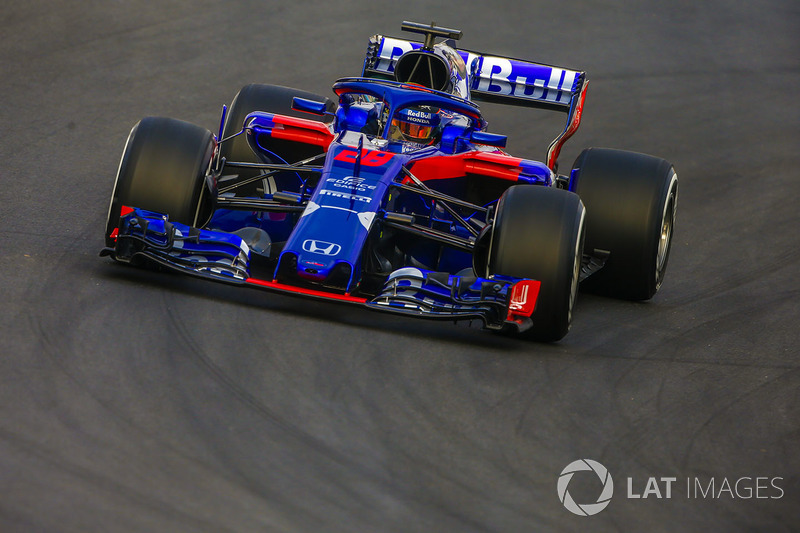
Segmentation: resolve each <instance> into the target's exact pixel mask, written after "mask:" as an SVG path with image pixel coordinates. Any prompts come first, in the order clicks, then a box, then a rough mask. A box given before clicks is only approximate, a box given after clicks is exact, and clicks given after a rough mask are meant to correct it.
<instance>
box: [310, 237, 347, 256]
mask: <svg viewBox="0 0 800 533" xmlns="http://www.w3.org/2000/svg"><path fill="white" fill-rule="evenodd" d="M303 250H305V251H306V252H311V253H312V254H322V255H336V254H338V253H339V252H341V251H342V247H341V246H339V245H338V244H335V243H332V242H325V241H318V240H315V239H306V240H305V241H303Z"/></svg>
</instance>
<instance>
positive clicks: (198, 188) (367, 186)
mask: <svg viewBox="0 0 800 533" xmlns="http://www.w3.org/2000/svg"><path fill="white" fill-rule="evenodd" d="M402 29H403V30H405V31H409V32H414V33H417V34H421V35H422V36H423V39H422V42H415V41H408V40H403V39H396V38H390V37H384V36H381V35H375V36H373V37H372V38H371V39H370V40H369V45H368V47H367V53H366V58H365V61H364V66H363V70H362V73H361V76H360V77H354V78H343V79H340V80H338V81H336V82H335V83H334V85H333V92H334V93H335V94H336V96H337V98H338V101H337V102H334V101H331V100H329V99H328V98H325V97H323V96H318V95H314V94H310V93H308V92H305V91H301V90H296V89H290V88H286V87H281V86H274V85H258V84H254V85H247V86H246V87H244V88H243V89H242V90H241V91H239V93H238V94H237V95H236V97H235V98H234V100H233V103H232V104H231V107H230V109H228V108H226V107H224V106H223V111H222V118H221V121H220V128H219V132H218V134H217V135H214V134H212V133H211V132H210V131H208V130H206V129H205V128H202V127H200V126H195V125H193V124H190V123H187V122H183V121H180V120H175V119H171V118H157V117H149V118H144V119H142V120H141V121H140V122H139V123H137V124H136V125H135V126H134V127H133V129H132V130H131V133H130V136H129V137H128V140H127V143H126V145H125V149H124V152H123V154H122V160H121V162H120V165H119V170H118V172H117V177H116V182H115V185H114V191H113V195H112V198H111V205H110V208H109V211H108V220H107V226H106V233H105V240H106V248H104V249H103V251H102V252H101V255H109V256H111V257H112V258H114V259H116V260H117V261H120V262H124V263H134V264H146V263H147V264H157V265H161V266H163V267H167V268H169V269H172V270H177V271H180V272H184V273H187V274H192V275H195V276H200V277H204V278H208V279H212V280H217V281H223V282H228V283H232V284H238V285H242V286H249V287H256V288H262V289H267V290H273V291H282V292H287V293H294V294H298V295H303V296H306V297H314V298H322V299H326V300H335V301H340V302H348V303H355V304H360V305H362V306H365V307H367V308H371V309H377V310H382V311H390V312H395V313H400V314H405V315H411V316H417V317H426V318H437V319H445V320H476V319H477V320H479V321H481V322H482V324H483V326H484V327H485V328H487V329H490V330H496V331H503V332H508V333H511V334H517V335H521V336H524V337H527V338H532V339H536V340H541V341H556V340H559V339H561V338H562V337H563V336H564V335H565V334H566V333H567V331H568V330H569V327H570V322H571V319H572V308H573V304H574V302H575V299H576V295H577V293H578V285H579V283H580V284H581V286H582V287H583V288H584V289H585V290H590V291H593V292H596V293H601V294H606V295H609V296H613V297H618V298H625V299H632V300H646V299H649V298H651V297H652V296H653V295H654V294H655V293H656V291H657V290H658V289H659V286H660V285H661V282H662V280H663V278H664V272H665V269H666V266H667V259H668V256H669V251H670V241H671V237H672V228H673V223H674V221H675V210H676V205H677V188H678V181H677V176H676V174H675V171H674V169H673V167H672V165H671V164H670V163H668V162H667V161H665V160H663V159H659V158H655V157H651V156H648V155H643V154H638V153H633V152H625V151H619V150H611V149H601V148H589V149H587V150H584V151H583V152H582V153H581V154H580V155H579V156H578V158H577V160H576V162H575V165H574V166H573V168H572V170H571V172H569V173H568V174H567V175H561V174H559V173H558V167H557V161H558V156H559V152H560V150H561V147H562V145H563V144H564V142H565V141H566V140H567V139H568V138H569V137H570V136H571V135H572V134H573V133H574V132H575V131H576V130H577V128H578V126H579V124H580V121H581V114H582V109H583V103H584V97H585V94H586V87H587V84H588V81H587V79H586V75H585V73H584V72H580V71H575V70H569V69H565V68H558V67H553V66H548V65H544V64H539V63H533V62H529V61H522V60H517V59H508V58H504V57H496V56H491V55H486V54H481V53H476V52H470V51H465V50H457V49H456V48H455V45H456V43H455V40H456V39H459V38H460V37H461V32H460V31H458V30H453V29H448V28H442V27H438V26H435V24H431V25H424V24H419V23H413V22H404V23H403V25H402ZM437 41H439V42H437ZM478 100H481V101H493V102H500V103H506V104H515V105H519V106H527V107H534V108H542V109H546V110H554V111H561V112H563V113H565V114H566V117H567V120H566V127H565V128H564V130H563V131H562V132H561V134H560V135H558V136H557V137H556V138H555V140H554V141H553V142H552V143H551V144H550V146H549V149H548V151H547V157H546V160H545V162H538V161H533V160H528V159H521V158H518V157H512V156H510V155H509V154H507V153H506V152H505V151H504V147H505V145H506V139H507V138H506V137H505V136H503V135H498V134H494V133H488V132H487V131H486V127H487V122H486V120H485V119H484V117H483V116H482V114H481V111H480V108H479V107H478V105H477V104H475V103H474V102H475V101H478Z"/></svg>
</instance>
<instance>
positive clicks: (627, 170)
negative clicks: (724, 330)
mask: <svg viewBox="0 0 800 533" xmlns="http://www.w3.org/2000/svg"><path fill="white" fill-rule="evenodd" d="M572 179H573V182H572V183H571V189H572V190H574V191H575V192H577V193H578V195H579V196H580V197H581V200H582V201H583V203H584V205H585V206H586V252H587V253H592V252H593V251H594V250H604V251H607V252H610V255H609V256H608V260H607V261H606V264H605V266H603V268H601V269H600V270H599V271H598V272H596V273H594V274H592V275H591V276H589V277H588V278H587V279H586V280H584V282H583V283H582V284H581V289H582V290H586V291H588V292H594V293H597V294H602V295H606V296H612V297H615V298H622V299H627V300H648V299H650V298H652V297H653V295H655V293H656V292H657V291H658V289H659V288H660V287H661V283H662V281H663V280H664V273H665V272H666V269H667V261H668V259H669V252H670V248H671V244H672V235H673V228H674V224H675V212H676V208H677V205H678V176H677V174H676V173H675V169H674V168H673V166H672V165H671V164H670V163H669V162H668V161H665V160H664V159H660V158H657V157H653V156H649V155H645V154H639V153H635V152H626V151H622V150H612V149H607V148H588V149H586V150H584V151H583V152H581V154H580V155H579V156H578V158H577V159H576V160H575V164H574V166H573V170H572Z"/></svg>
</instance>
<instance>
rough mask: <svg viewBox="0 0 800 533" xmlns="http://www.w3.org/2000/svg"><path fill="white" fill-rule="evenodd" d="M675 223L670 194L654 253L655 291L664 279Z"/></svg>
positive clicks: (672, 195)
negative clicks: (656, 249) (656, 248)
mask: <svg viewBox="0 0 800 533" xmlns="http://www.w3.org/2000/svg"><path fill="white" fill-rule="evenodd" d="M674 222H675V196H674V194H670V196H669V199H668V201H667V207H666V209H664V216H663V218H662V219H661V234H660V236H659V239H658V251H657V253H656V290H657V289H658V288H659V287H660V285H661V280H662V279H663V278H664V270H665V269H666V266H667V259H668V258H669V249H670V245H671V243H672V226H673V224H674Z"/></svg>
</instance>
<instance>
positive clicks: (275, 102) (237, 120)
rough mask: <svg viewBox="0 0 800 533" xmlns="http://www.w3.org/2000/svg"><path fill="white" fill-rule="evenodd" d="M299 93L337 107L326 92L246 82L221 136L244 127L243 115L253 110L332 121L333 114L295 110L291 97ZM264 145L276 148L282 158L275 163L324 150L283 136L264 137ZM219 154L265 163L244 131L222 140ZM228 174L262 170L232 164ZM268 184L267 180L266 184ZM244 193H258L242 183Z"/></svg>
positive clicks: (252, 173)
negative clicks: (321, 115) (266, 138)
mask: <svg viewBox="0 0 800 533" xmlns="http://www.w3.org/2000/svg"><path fill="white" fill-rule="evenodd" d="M295 96H297V97H299V98H306V99H308V100H315V101H318V102H325V104H326V107H327V109H328V111H331V112H333V111H335V109H336V104H335V103H334V102H333V100H331V99H329V98H326V97H324V96H319V95H316V94H313V93H310V92H306V91H301V90H299V89H292V88H290V87H282V86H279V85H263V84H258V83H252V84H250V85H245V86H244V87H242V89H241V90H240V91H239V92H238V93H237V94H236V96H235V97H234V98H233V102H231V107H230V109H229V110H228V114H227V116H226V117H225V126H224V127H223V130H222V138H223V139H227V138H228V137H230V136H231V135H234V134H236V133H238V132H240V131H241V130H242V126H244V119H245V118H246V117H247V115H249V114H250V113H252V112H254V111H264V112H267V113H275V114H279V115H287V116H290V117H298V118H305V119H310V120H320V121H322V122H330V121H331V120H333V116H332V115H326V116H325V117H317V116H315V115H312V114H309V113H304V112H302V111H296V110H294V109H292V99H293V98H294V97H295ZM264 143H265V144H264V148H266V149H268V150H270V151H272V152H274V153H275V154H276V155H277V156H278V157H279V158H280V159H278V160H273V161H271V162H272V163H284V162H285V163H296V162H297V161H301V160H303V159H306V158H309V157H312V156H314V155H317V154H321V153H322V150H320V149H319V148H318V147H315V146H309V145H303V144H298V143H292V142H288V141H285V140H280V139H271V140H265V141H264ZM220 157H224V158H225V159H226V160H227V161H237V162H242V163H262V162H263V161H261V159H260V158H259V157H258V155H256V154H255V153H254V152H253V150H252V149H251V148H250V145H249V144H248V143H247V138H246V136H245V135H239V136H238V137H234V138H232V139H230V140H228V141H225V142H223V143H221V144H220ZM224 173H225V174H229V173H236V174H238V176H239V180H245V179H248V178H251V177H253V176H256V175H258V174H259V173H260V171H259V170H251V169H241V168H230V169H229V170H226V171H224ZM265 188H268V187H266V184H265ZM242 193H244V194H246V195H248V196H254V195H256V190H255V187H254V186H243V187H242V188H241V189H237V194H238V195H242Z"/></svg>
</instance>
